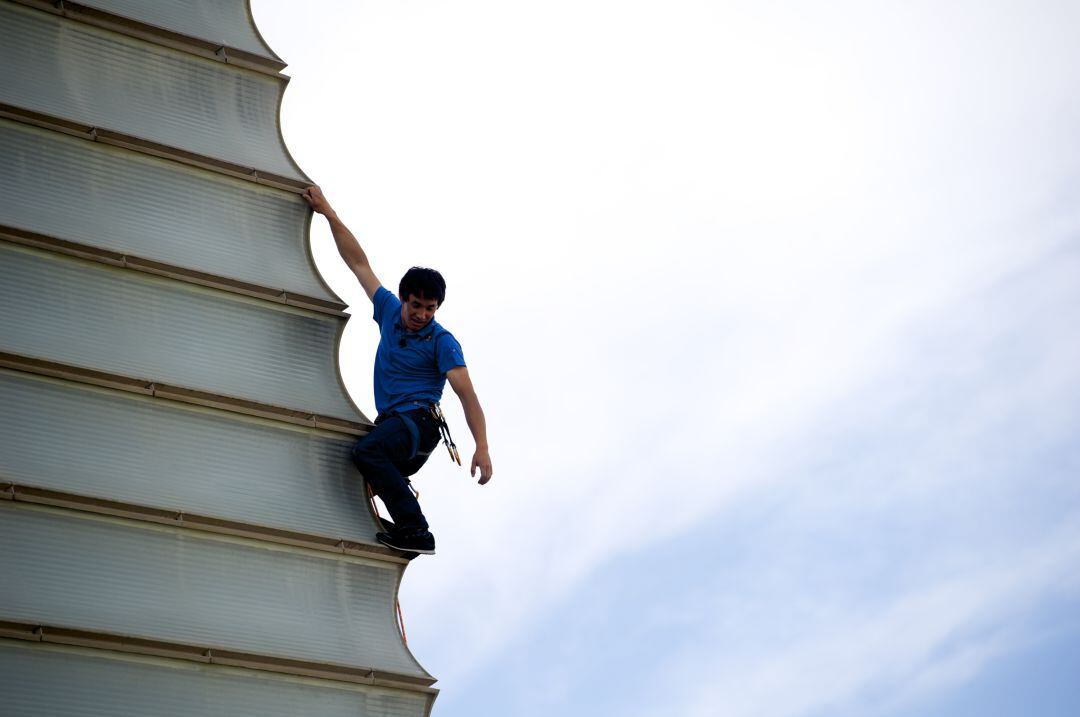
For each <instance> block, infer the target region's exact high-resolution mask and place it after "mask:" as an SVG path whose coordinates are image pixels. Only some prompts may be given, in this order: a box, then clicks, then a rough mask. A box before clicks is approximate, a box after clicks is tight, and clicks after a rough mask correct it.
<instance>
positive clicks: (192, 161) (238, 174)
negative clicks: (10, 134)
mask: <svg viewBox="0 0 1080 717" xmlns="http://www.w3.org/2000/svg"><path fill="white" fill-rule="evenodd" d="M0 118H4V119H10V120H14V121H16V122H21V123H23V124H28V125H32V126H34V127H42V128H44V129H50V130H53V131H56V132H62V133H64V134H68V135H71V136H73V137H79V138H80V139H85V140H89V141H91V142H101V143H102V144H108V145H112V146H114V147H121V148H123V149H129V150H131V151H133V152H139V153H141V154H146V155H149V156H151V157H160V158H162V159H169V160H172V161H174V162H180V163H181V164H186V165H188V166H189V167H197V168H199V169H205V170H207V171H210V172H216V173H217V174H223V175H225V176H227V177H233V178H235V179H245V180H247V181H249V182H255V183H256V184H262V185H265V186H267V187H274V188H275V189H282V190H284V191H286V192H292V193H294V194H301V193H303V191H304V190H305V189H306V188H307V187H308V185H309V184H310V182H308V181H306V180H300V179H293V178H291V177H283V176H281V175H279V174H273V173H272V172H263V171H261V170H258V169H255V168H254V167H245V166H244V165H241V164H235V163H233V162H226V161H225V160H223V159H218V158H216V157H210V156H208V155H205V154H198V153H197V152H189V151H187V150H184V149H180V148H178V147H173V146H170V145H167V144H161V143H159V142H152V141H150V140H148V139H143V138H141V137H136V136H134V135H130V134H125V133H123V132H117V131H115V130H111V129H108V128H106V127H94V126H92V125H88V124H82V123H80V122H74V121H72V120H69V119H65V118H63V117H59V116H56V115H51V114H47V113H44V112H37V111H35V110H31V109H27V108H25V107H19V106H18V105H11V104H7V103H6V102H0Z"/></svg>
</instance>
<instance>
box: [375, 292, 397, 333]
mask: <svg viewBox="0 0 1080 717" xmlns="http://www.w3.org/2000/svg"><path fill="white" fill-rule="evenodd" d="M371 305H372V306H373V307H374V313H373V314H372V318H373V319H375V323H377V324H379V325H380V326H382V322H383V317H384V316H386V315H387V312H393V311H397V310H398V309H400V308H401V301H400V300H398V298H397V297H396V296H394V295H393V294H391V293H390V290H389V289H387V288H386V287H385V286H380V287H379V288H378V289H376V290H375V295H374V296H372V297H371Z"/></svg>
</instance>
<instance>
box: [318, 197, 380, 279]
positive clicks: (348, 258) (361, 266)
mask: <svg viewBox="0 0 1080 717" xmlns="http://www.w3.org/2000/svg"><path fill="white" fill-rule="evenodd" d="M303 196H304V199H305V200H306V201H307V203H308V206H310V207H311V208H312V209H313V210H314V211H315V213H316V214H322V215H323V216H324V217H326V221H327V222H329V223H330V233H331V234H333V235H334V243H336V244H337V250H338V253H339V254H341V258H342V259H344V260H345V263H346V264H347V265H348V266H349V268H350V269H352V273H354V274H356V278H357V279H359V280H360V286H362V287H364V291H365V292H367V295H368V298H369V299H370V298H372V297H374V296H375V292H376V291H377V290H378V288H379V287H380V286H381V285H382V282H380V281H379V277H377V276H375V272H374V271H372V270H371V264H370V263H368V258H367V254H365V253H364V250H363V249H361V248H360V242H358V241H356V237H355V236H353V233H352V232H351V231H349V228H348V227H347V226H345V224H343V223H342V221H341V220H340V219H338V215H337V212H335V211H334V208H333V207H331V206H330V202H328V201H326V196H325V195H324V194H323V193H322V190H321V189H319V188H318V187H308V188H307V189H305V190H304V195H303Z"/></svg>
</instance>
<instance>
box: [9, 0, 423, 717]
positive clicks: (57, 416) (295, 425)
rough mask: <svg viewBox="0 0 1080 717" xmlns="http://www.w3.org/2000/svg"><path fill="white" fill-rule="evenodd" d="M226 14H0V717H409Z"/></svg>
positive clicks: (318, 336) (222, 6)
mask: <svg viewBox="0 0 1080 717" xmlns="http://www.w3.org/2000/svg"><path fill="white" fill-rule="evenodd" d="M283 68H284V64H283V63H282V62H281V60H280V59H279V58H278V57H277V56H276V55H274V53H273V52H272V51H271V50H270V49H269V48H268V47H267V46H266V44H265V42H264V41H263V40H262V38H261V37H260V36H259V34H258V31H257V30H256V28H255V25H254V22H253V21H252V18H251V12H250V8H249V7H248V4H247V2H246V1H245V0H187V1H186V2H183V3H180V2H174V1H172V0H84V2H81V3H69V2H66V1H61V2H52V1H47V2H46V1H40V0H18V1H15V0H0V167H2V170H0V498H3V500H0V546H2V547H3V549H2V550H0V670H2V672H3V674H4V675H5V676H6V677H7V678H8V679H7V686H6V688H5V695H4V698H3V703H2V704H3V710H2V711H3V713H4V714H5V715H9V714H10V715H20V716H21V715H56V714H64V715H91V714H93V715H99V714H109V715H119V716H128V715H130V716H132V717H134V716H136V715H159V716H164V717H172V716H173V715H176V716H177V717H179V715H191V714H208V715H209V714H213V715H252V716H254V715H260V716H262V717H276V716H278V715H281V716H284V715H301V714H302V715H325V716H328V717H331V716H336V715H351V716H353V717H356V716H358V715H359V716H361V717H363V716H369V715H370V716H372V717H406V716H409V715H427V714H429V713H430V711H431V707H432V703H433V701H434V698H435V695H436V690H435V689H434V688H433V687H432V684H433V683H434V682H435V680H434V678H433V677H432V676H431V675H429V674H428V673H427V672H426V671H425V670H424V669H423V668H422V667H421V666H420V665H419V663H418V662H417V661H416V659H415V658H414V657H413V655H412V654H411V653H410V652H409V650H408V647H407V645H406V644H405V642H404V640H403V637H402V634H401V631H400V629H399V625H398V622H397V611H396V597H397V589H398V585H399V584H400V581H401V578H402V574H403V571H404V568H405V566H406V565H407V560H406V559H405V558H404V557H403V556H402V555H400V554H398V553H396V552H394V551H391V550H388V549H386V548H384V547H382V546H380V545H379V544H378V543H377V542H376V541H375V539H374V535H375V532H376V531H377V530H378V517H377V516H376V515H375V513H374V511H373V510H372V508H371V505H370V502H369V501H368V498H367V495H366V493H365V490H364V486H363V483H362V480H361V479H360V476H359V474H358V473H357V472H356V470H355V469H354V468H353V467H352V466H351V464H350V462H349V460H348V447H349V445H350V444H351V442H352V441H353V440H355V437H356V436H357V435H362V434H363V433H365V432H366V431H367V430H368V426H369V425H370V424H369V422H368V420H367V419H366V418H365V417H364V416H363V415H362V414H361V413H360V412H359V411H358V410H357V409H356V407H355V405H354V404H353V403H352V401H351V400H350V399H349V397H348V395H347V393H346V392H345V389H344V386H343V384H342V382H341V377H340V374H339V372H338V366H337V351H338V342H339V339H340V336H341V332H342V330H343V328H344V324H345V321H346V320H347V315H346V314H345V313H344V311H343V310H344V309H345V306H344V305H343V304H342V303H341V301H340V300H339V299H338V297H336V296H335V295H334V294H333V292H332V291H330V289H329V288H328V287H327V286H326V285H325V284H324V283H323V281H322V279H321V278H320V277H319V275H318V273H317V272H316V270H315V267H314V264H313V262H312V259H311V254H310V250H309V246H308V238H307V235H308V227H309V224H310V218H311V214H310V210H308V208H307V206H306V204H305V203H304V201H303V200H302V198H301V197H300V195H299V194H300V192H301V191H302V189H303V188H304V187H305V186H306V185H307V184H308V179H307V178H306V177H305V176H304V174H303V173H302V172H301V171H300V169H299V168H298V167H297V165H296V163H295V162H294V161H293V159H292V158H291V157H290V155H289V153H288V151H287V149H286V148H285V145H284V143H283V141H282V138H281V134H280V128H279V123H278V108H279V104H280V101H281V97H282V93H283V92H284V89H285V86H286V84H287V81H288V80H287V78H286V77H285V76H283V75H282V74H281V70H282V69H283Z"/></svg>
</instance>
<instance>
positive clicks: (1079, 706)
mask: <svg viewBox="0 0 1080 717" xmlns="http://www.w3.org/2000/svg"><path fill="white" fill-rule="evenodd" d="M252 9H253V12H254V15H255V19H256V22H257V24H258V26H259V28H260V30H261V32H262V34H263V36H264V37H265V38H266V40H267V42H268V43H269V44H270V46H271V47H272V48H273V49H274V50H275V51H276V52H277V54H279V55H280V56H281V57H282V58H283V59H284V60H285V61H286V62H288V63H289V68H288V70H286V72H287V74H289V75H290V76H291V77H292V78H293V79H292V81H291V83H290V85H289V88H288V89H287V91H286V93H285V98H284V102H283V105H282V128H283V135H284V138H285V142H286V144H287V146H288V147H289V149H290V151H291V153H292V155H293V156H294V158H295V159H296V161H297V162H298V164H299V165H300V167H301V168H302V169H303V170H304V171H305V172H306V173H307V174H308V175H309V176H310V177H312V178H313V179H314V180H315V181H316V182H318V183H319V184H320V185H321V186H322V187H323V189H324V191H325V192H326V194H327V196H328V197H329V199H330V201H331V202H332V203H333V204H334V206H335V208H336V209H337V211H338V213H339V214H340V215H341V217H342V219H343V220H344V221H345V222H346V224H348V225H349V226H350V227H351V228H352V229H353V230H354V232H355V233H356V234H357V235H358V237H359V238H360V241H361V243H362V244H363V246H364V248H365V249H366V250H367V253H368V255H369V257H370V259H371V262H372V266H373V268H374V270H375V272H376V273H377V274H378V276H379V277H380V278H381V279H382V280H383V281H384V282H385V283H386V284H388V285H389V286H391V287H395V286H396V282H397V280H398V278H400V276H401V274H402V273H403V272H404V271H405V269H407V268H408V267H409V266H411V265H413V264H423V265H428V266H434V267H436V268H438V269H440V270H441V271H442V272H443V274H444V275H445V276H446V278H447V282H448V293H447V300H446V302H445V304H444V306H442V307H441V308H440V310H439V313H438V317H437V318H438V319H439V320H440V322H441V323H442V324H443V325H444V326H446V327H447V328H449V329H450V330H451V331H452V332H453V333H454V334H455V336H457V338H458V339H459V340H460V341H461V343H462V345H463V347H464V352H465V357H466V360H467V362H468V364H469V370H470V373H471V375H472V377H473V381H474V384H475V386H476V388H477V392H478V394H479V396H480V399H481V402H482V404H483V406H484V409H485V412H486V414H487V418H488V425H489V437H490V443H491V453H492V459H493V462H494V467H495V475H494V478H493V479H492V482H491V483H490V484H488V485H486V486H478V485H477V484H476V482H475V480H472V479H470V478H469V477H468V475H467V471H465V470H463V469H459V468H456V467H454V466H452V465H451V464H450V462H449V461H448V460H446V459H445V456H444V455H442V454H439V453H436V454H434V456H433V458H432V459H431V461H430V462H429V465H428V466H427V467H426V468H425V469H424V471H422V472H421V474H420V475H419V477H418V479H417V481H416V482H417V485H418V487H419V489H420V491H421V502H422V504H423V506H424V508H425V512H426V513H427V515H428V518H429V520H430V521H431V524H432V529H433V532H434V533H435V536H436V540H437V543H438V554H437V555H436V556H434V557H421V558H419V559H418V560H416V561H414V562H413V563H412V564H411V565H410V567H409V568H408V570H407V571H406V573H405V577H404V581H403V584H402V586H401V592H400V600H401V603H402V607H403V610H404V614H405V625H406V631H407V635H408V641H409V646H410V648H411V650H412V651H413V653H414V654H415V655H416V657H417V659H418V660H419V661H420V663H421V664H422V665H423V666H424V667H425V668H426V669H427V670H428V671H430V672H431V673H432V674H433V675H435V676H436V677H437V678H439V683H438V685H437V686H438V687H439V688H440V689H441V693H440V696H439V698H438V700H437V701H436V703H435V708H434V712H433V714H434V715H435V717H465V716H468V717H475V715H488V714H500V715H514V716H515V717H533V716H537V717H538V716H540V715H544V716H545V717H546V716H547V715H552V714H559V715H566V716H570V717H574V716H576V715H582V716H584V715H589V716H590V717H591V716H593V715H596V714H618V715H620V717H651V716H654V715H680V716H688V717H696V716H699V715H700V716H706V715H723V716H725V717H728V716H730V717H742V716H744V715H745V716H751V715H752V716H754V717H804V716H805V717H818V716H825V715H828V716H829V717H837V716H840V717H843V716H846V715H853V716H854V715H859V716H860V717H863V716H867V715H870V716H881V717H907V716H912V715H919V716H920V717H925V716H937V715H942V716H944V715H949V716H950V717H956V716H963V715H978V716H979V717H994V716H1007V715H1032V714H1037V715H1040V717H1053V716H1056V715H1070V716H1072V715H1075V714H1078V713H1080V687H1078V685H1080V679H1078V678H1080V480H1078V479H1080V370H1078V368H1077V367H1078V366H1080V332H1078V331H1077V329H1076V327H1077V316H1078V313H1080V202H1078V201H1077V196H1078V190H1080V133H1078V132H1077V131H1076V127H1078V126H1080V45H1078V44H1077V43H1076V42H1075V28H1076V27H1078V26H1080V5H1078V4H1076V3H1068V2H1049V1H1043V0H1024V1H1020V0H1010V1H1004V2H998V1H995V0H989V1H987V0H980V1H979V2H974V1H964V0H957V1H956V2H949V3H941V2H928V1H925V0H915V1H911V2H878V1H871V2H818V3H798V2H787V1H784V0H773V1H770V0H757V1H755V2H749V1H732V2H725V1H721V2H717V1H712V2H704V1H695V0H668V1H667V2H663V3H661V2H656V1H653V0H623V1H622V2H609V1H606V0H573V2H569V1H567V0H547V1H546V2H542V3H541V2H516V1H507V0H501V1H499V2H495V1H494V0H455V1H454V2H448V1H446V0H443V1H441V2H433V1H431V0H394V1H389V0H359V1H357V0H349V1H346V0H338V1H331V0H313V1H312V2H308V3H303V4H301V3H296V2H285V1H284V0H252ZM311 239H312V246H313V252H314V254H315V257H316V262H317V264H318V266H319V269H320V271H321V273H322V274H323V276H324V277H325V278H326V280H327V281H328V282H329V284H330V285H331V286H332V287H333V289H334V290H335V292H337V293H338V295H340V296H341V297H342V299H343V300H344V301H346V302H347V303H349V304H350V305H351V306H352V307H353V311H354V316H355V318H354V319H352V320H351V321H350V322H349V325H348V327H347V330H346V334H345V337H344V339H343V342H342V348H341V355H340V360H341V365H342V374H343V376H344V378H345V381H346V384H347V386H348V387H349V388H350V391H351V393H352V395H353V396H354V399H355V400H356V402H357V404H358V405H359V406H360V408H361V409H362V410H363V411H364V412H365V413H367V414H368V415H369V416H370V415H373V413H374V411H373V398H372V390H371V367H372V358H373V355H374V349H375V342H376V340H377V333H376V331H375V326H374V324H373V323H372V322H371V321H370V308H369V304H368V302H367V299H366V298H365V296H364V295H363V293H362V291H361V289H360V288H359V286H358V285H357V284H356V282H355V280H354V279H352V277H351V275H350V274H349V273H348V271H347V270H346V269H345V267H344V265H343V264H342V263H341V262H340V260H339V259H338V258H337V256H336V254H335V252H334V249H333V245H332V242H331V240H330V236H329V232H328V230H327V229H326V226H325V222H323V221H322V220H320V219H319V218H318V217H316V221H315V222H314V224H313V229H312V235H311ZM444 405H445V407H446V409H447V413H448V415H449V419H450V422H451V426H452V429H453V431H454V435H455V438H456V440H457V442H458V444H459V446H461V448H462V453H463V454H464V455H465V457H466V459H467V458H468V456H470V455H471V452H472V441H471V440H470V437H469V434H468V430H467V427H466V426H465V422H464V419H463V417H462V413H461V410H460V407H459V406H458V404H457V402H456V401H455V400H454V399H453V397H452V394H450V392H448V393H447V400H446V401H445V402H444Z"/></svg>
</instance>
